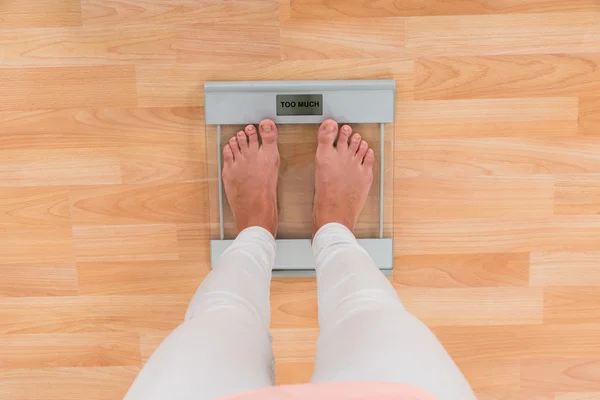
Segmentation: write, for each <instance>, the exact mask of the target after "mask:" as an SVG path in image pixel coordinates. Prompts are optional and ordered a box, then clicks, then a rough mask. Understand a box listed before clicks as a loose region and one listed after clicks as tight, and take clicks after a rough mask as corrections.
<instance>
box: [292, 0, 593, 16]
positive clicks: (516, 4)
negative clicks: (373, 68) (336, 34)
mask: <svg viewBox="0 0 600 400" xmlns="http://www.w3.org/2000/svg"><path fill="white" fill-rule="evenodd" d="M597 9H598V4H597V3H595V2H594V0H572V1H568V2H567V1H563V0H505V1H501V2H498V1H494V0H452V1H446V0H431V1H422V0H409V1H399V0H382V1H377V2H371V1H366V0H304V1H302V2H292V17H293V18H323V19H330V18H336V19H337V18H346V17H349V16H352V17H389V16H415V15H456V16H462V15H469V14H474V15H478V14H484V15H485V14H510V13H529V12H533V13H537V12H551V11H580V10H597Z"/></svg>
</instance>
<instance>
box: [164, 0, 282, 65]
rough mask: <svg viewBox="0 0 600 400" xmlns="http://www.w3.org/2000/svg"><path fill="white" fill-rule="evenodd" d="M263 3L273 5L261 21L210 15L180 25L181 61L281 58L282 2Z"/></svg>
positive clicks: (264, 13) (177, 43)
mask: <svg viewBox="0 0 600 400" xmlns="http://www.w3.org/2000/svg"><path fill="white" fill-rule="evenodd" d="M263 4H268V5H270V7H271V8H270V9H269V10H268V11H267V10H265V11H263V12H262V13H261V16H260V17H259V18H258V19H259V20H260V23H259V24H257V23H256V22H255V21H253V20H250V19H244V21H243V22H242V21H238V22H236V21H235V20H233V21H229V20H220V21H219V20H210V19H209V20H204V21H199V22H197V23H196V24H195V25H185V26H184V27H180V28H179V29H178V33H177V41H176V42H175V45H174V49H175V51H176V52H177V62H183V63H195V62H204V61H206V60H207V59H211V60H215V61H222V62H240V61H264V60H279V59H280V58H281V53H280V37H279V19H278V18H277V17H278V13H279V4H278V3H277V2H268V3H263ZM206 32H210V35H207V34H206Z"/></svg>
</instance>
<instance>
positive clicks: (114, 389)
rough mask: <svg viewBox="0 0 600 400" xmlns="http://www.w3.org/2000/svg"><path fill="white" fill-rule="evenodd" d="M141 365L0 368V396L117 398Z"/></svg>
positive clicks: (17, 398) (52, 399)
mask: <svg viewBox="0 0 600 400" xmlns="http://www.w3.org/2000/svg"><path fill="white" fill-rule="evenodd" d="M139 370H140V368H139V367H135V366H127V367H67V368H36V369H33V368H24V369H5V368H3V369H0V381H2V385H0V397H1V398H4V399H11V400H31V399H44V400H80V399H86V400H114V399H120V398H122V397H123V396H125V393H126V392H127V389H128V388H129V386H130V385H131V383H132V382H133V380H134V379H135V376H136V375H137V374H138V372H139Z"/></svg>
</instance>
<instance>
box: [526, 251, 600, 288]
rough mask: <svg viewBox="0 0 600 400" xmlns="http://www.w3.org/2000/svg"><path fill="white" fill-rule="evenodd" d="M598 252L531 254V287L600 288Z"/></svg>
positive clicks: (599, 255) (599, 257) (599, 256)
mask: <svg viewBox="0 0 600 400" xmlns="http://www.w3.org/2000/svg"><path fill="white" fill-rule="evenodd" d="M598 265H600V252H593V251H592V252H549V253H537V252H535V253H531V270H530V274H529V284H530V285H531V286H600V268H598Z"/></svg>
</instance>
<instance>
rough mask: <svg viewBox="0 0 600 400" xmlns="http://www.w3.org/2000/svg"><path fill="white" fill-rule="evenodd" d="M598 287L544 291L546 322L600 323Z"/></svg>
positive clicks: (557, 288)
mask: <svg viewBox="0 0 600 400" xmlns="http://www.w3.org/2000/svg"><path fill="white" fill-rule="evenodd" d="M598 304H600V291H599V290H598V287H589V286H587V287H553V288H545V289H544V322H546V323H560V324H563V323H577V322H579V321H585V322H586V323H595V322H600V308H599V307H598Z"/></svg>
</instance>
